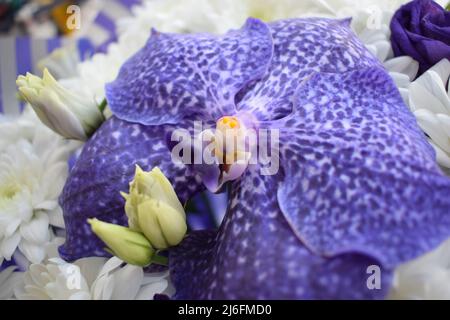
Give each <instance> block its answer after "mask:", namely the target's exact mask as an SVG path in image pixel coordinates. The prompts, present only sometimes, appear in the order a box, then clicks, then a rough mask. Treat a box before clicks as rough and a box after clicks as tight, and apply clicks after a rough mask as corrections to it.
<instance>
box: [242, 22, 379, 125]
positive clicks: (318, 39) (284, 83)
mask: <svg viewBox="0 0 450 320" xmlns="http://www.w3.org/2000/svg"><path fill="white" fill-rule="evenodd" d="M269 27H270V30H271V32H272V38H273V42H274V52H273V58H272V63H271V64H270V69H269V71H268V72H267V73H266V75H265V76H264V78H263V79H262V80H261V81H258V82H257V83H256V84H253V85H252V87H251V90H245V91H243V94H241V95H240V102H239V103H238V109H239V110H240V111H247V112H250V113H252V114H253V115H254V116H257V117H258V118H259V119H260V120H271V119H277V118H281V117H283V116H286V115H288V114H289V113H290V112H292V107H293V104H292V103H293V99H292V97H293V95H294V94H295V92H296V91H297V88H298V86H299V84H300V83H301V82H302V81H303V80H305V79H306V78H308V77H309V76H311V75H312V74H313V73H315V72H330V73H343V72H348V71H351V70H356V69H358V68H363V67H368V66H373V65H377V64H378V61H377V59H376V58H375V57H374V56H372V54H371V53H369V51H367V49H366V48H365V47H364V45H363V44H362V43H361V42H360V41H359V40H358V38H357V37H356V35H355V34H354V33H353V31H352V30H351V28H350V20H348V19H347V20H332V19H314V18H311V19H292V20H283V21H277V22H273V23H270V24H269Z"/></svg>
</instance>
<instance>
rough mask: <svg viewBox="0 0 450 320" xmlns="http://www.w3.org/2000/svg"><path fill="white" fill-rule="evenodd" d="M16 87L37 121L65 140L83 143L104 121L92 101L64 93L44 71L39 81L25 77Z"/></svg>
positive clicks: (19, 78)
mask: <svg viewBox="0 0 450 320" xmlns="http://www.w3.org/2000/svg"><path fill="white" fill-rule="evenodd" d="M16 84H17V86H18V87H19V91H20V93H21V94H22V95H23V97H24V98H25V100H27V102H29V103H30V104H31V106H32V107H33V109H34V111H35V112H36V114H37V115H38V117H39V119H40V120H41V121H42V122H43V123H44V124H45V125H46V126H47V127H49V128H50V129H52V130H53V131H55V132H56V133H58V134H60V135H61V136H63V137H65V138H68V139H75V140H81V141H85V140H87V139H88V137H89V136H90V135H91V134H93V133H94V131H95V130H96V129H97V128H98V127H99V126H100V124H101V123H102V122H103V121H104V117H103V115H102V113H101V112H100V110H99V108H98V107H97V104H96V102H95V100H94V99H93V98H88V97H86V96H83V95H77V94H75V93H74V92H71V91H69V90H67V89H66V88H64V87H63V86H62V85H61V84H59V83H58V82H57V81H56V80H55V79H54V78H53V76H52V75H51V74H50V72H49V71H48V70H47V69H45V70H44V76H43V78H42V79H41V78H39V77H37V76H35V75H32V74H30V73H28V74H27V75H26V76H19V77H18V78H17V81H16Z"/></svg>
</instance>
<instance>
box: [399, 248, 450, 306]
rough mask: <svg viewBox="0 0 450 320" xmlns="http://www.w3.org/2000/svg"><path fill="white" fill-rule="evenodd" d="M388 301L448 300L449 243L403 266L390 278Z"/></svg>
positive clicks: (449, 285)
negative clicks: (391, 280) (391, 283)
mask: <svg viewBox="0 0 450 320" xmlns="http://www.w3.org/2000/svg"><path fill="white" fill-rule="evenodd" d="M390 298H391V299H402V300H406V299H415V300H437V299H440V300H449V299H450V240H448V241H447V242H445V243H443V244H442V245H441V246H440V247H439V248H437V249H436V250H434V251H432V252H429V253H427V254H426V255H424V256H422V257H420V258H418V259H415V260H413V261H411V262H408V263H405V264H403V265H401V266H400V267H398V268H397V270H396V271H395V274H394V280H393V285H392V289H391V293H390Z"/></svg>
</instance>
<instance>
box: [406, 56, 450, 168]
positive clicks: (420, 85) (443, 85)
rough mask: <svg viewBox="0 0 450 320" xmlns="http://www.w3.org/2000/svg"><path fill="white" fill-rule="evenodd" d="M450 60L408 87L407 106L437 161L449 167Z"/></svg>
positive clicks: (445, 60) (438, 65)
mask: <svg viewBox="0 0 450 320" xmlns="http://www.w3.org/2000/svg"><path fill="white" fill-rule="evenodd" d="M449 79H450V61H449V60H447V59H444V60H442V61H440V62H439V63H437V64H436V65H435V66H434V67H432V68H431V69H430V70H428V71H427V72H425V73H424V74H423V75H422V76H420V77H419V78H418V79H417V80H416V81H414V82H413V83H412V84H411V86H410V88H409V106H410V108H411V111H412V112H413V113H414V115H415V116H416V118H417V121H418V123H419V126H420V127H421V128H422V130H423V131H424V132H425V133H426V134H427V136H428V137H429V141H430V143H431V145H432V146H433V147H434V149H435V150H436V154H437V161H438V163H439V164H440V165H441V166H443V167H445V168H450V86H449Z"/></svg>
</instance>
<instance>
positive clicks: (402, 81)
mask: <svg viewBox="0 0 450 320" xmlns="http://www.w3.org/2000/svg"><path fill="white" fill-rule="evenodd" d="M389 75H390V76H391V77H392V79H393V80H394V82H395V84H396V86H397V87H399V88H408V87H409V85H410V80H409V77H408V76H407V75H406V74H403V73H398V72H390V73H389Z"/></svg>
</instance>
